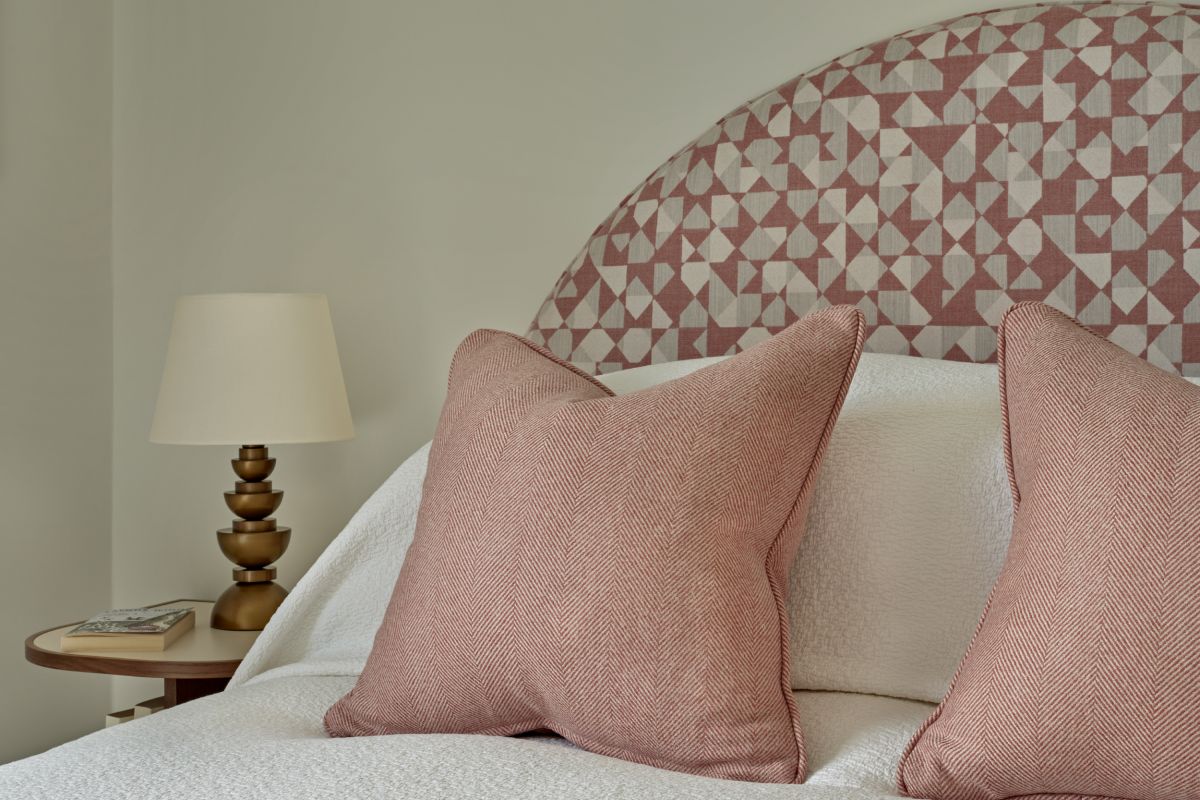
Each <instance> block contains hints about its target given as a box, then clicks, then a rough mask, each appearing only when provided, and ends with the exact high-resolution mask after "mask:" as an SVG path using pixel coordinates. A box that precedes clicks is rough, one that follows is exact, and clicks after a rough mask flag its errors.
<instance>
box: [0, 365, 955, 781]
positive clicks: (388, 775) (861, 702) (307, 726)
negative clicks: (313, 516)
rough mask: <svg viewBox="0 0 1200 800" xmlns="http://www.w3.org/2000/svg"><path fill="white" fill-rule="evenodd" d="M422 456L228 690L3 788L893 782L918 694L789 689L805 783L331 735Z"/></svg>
mask: <svg viewBox="0 0 1200 800" xmlns="http://www.w3.org/2000/svg"><path fill="white" fill-rule="evenodd" d="M885 358H886V357H885ZM870 361H872V359H864V363H866V362H870ZM860 371H861V367H860ZM885 371H886V370H885ZM870 372H871V370H867V373H863V374H868V373H870ZM661 379H662V378H661V377H660V378H659V380H661ZM622 388H631V387H622ZM853 393H854V390H853V389H852V395H853ZM852 407H853V403H851V402H849V401H848V403H847V409H849V408H852ZM427 455H428V448H423V449H422V450H420V451H418V452H417V453H416V454H414V455H413V456H412V457H411V458H409V459H408V460H407V461H406V462H405V463H404V464H402V465H401V466H400V467H399V469H397V470H396V472H395V473H394V474H393V475H392V476H391V477H390V478H389V479H388V480H387V481H386V482H385V483H384V484H383V486H381V487H380V488H379V490H378V491H377V492H376V493H375V494H374V495H373V496H372V497H371V499H370V500H368V501H367V503H366V504H365V505H364V506H363V507H362V508H361V509H360V510H359V511H358V513H357V514H356V515H355V516H354V517H353V519H351V521H350V523H349V524H348V525H347V527H346V529H345V530H344V531H343V532H342V533H341V534H340V535H339V536H338V537H337V539H335V540H334V541H333V543H332V544H331V545H330V546H329V548H328V549H327V550H326V551H325V553H323V554H322V556H321V558H320V559H318V561H317V563H316V564H315V565H314V566H313V568H312V569H311V570H309V572H308V573H307V574H306V575H305V576H304V578H303V579H301V581H300V582H299V584H298V585H297V586H296V588H295V589H294V590H293V591H292V593H291V595H290V596H289V597H288V599H287V601H286V602H285V603H284V605H283V606H282V607H281V608H280V609H279V611H278V612H277V614H276V616H275V618H274V619H273V620H272V622H271V625H270V626H269V627H268V628H267V630H266V631H264V632H263V634H262V636H261V637H260V638H259V641H258V643H257V644H256V646H255V647H254V649H253V650H252V651H251V652H250V654H249V655H248V656H247V658H246V660H245V661H244V662H243V664H242V667H241V669H240V670H239V671H238V673H237V675H236V676H234V679H233V681H232V682H231V684H230V688H229V690H228V691H226V692H225V693H223V694H221V695H217V696H214V697H210V698H205V699H203V700H199V701H195V702H192V703H188V704H187V705H185V706H181V707H179V708H176V709H172V710H170V711H166V712H163V713H161V714H157V715H155V716H153V717H150V718H147V719H145V720H138V721H135V722H131V723H127V724H125V725H121V726H119V727H116V728H111V729H108V730H104V731H100V732H98V733H96V734H93V735H91V736H88V737H85V738H83V739H80V740H78V741H75V742H71V743H68V744H66V745H63V746H61V747H58V748H55V749H54V750H51V751H49V752H47V753H44V754H42V755H40V756H35V757H33V758H30V759H26V760H24V761H20V762H16V763H14V764H10V765H8V766H5V767H0V797H3V798H9V797H11V798H41V797H45V798H56V800H57V799H59V798H62V799H66V798H108V797H113V798H155V797H171V798H197V799H199V798H217V797H237V798H257V797H262V798H267V797H286V798H324V797H347V798H353V797H392V798H458V797H481V798H492V797H496V798H502V797H522V798H539V797H546V798H582V797H606V798H608V797H630V798H668V797H694V798H742V797H745V798H757V797H762V798H775V797H779V798H783V797H790V798H802V800H810V799H811V800H824V799H825V798H863V799H864V800H865V799H866V798H884V797H893V796H894V795H893V794H892V793H893V791H894V775H895V768H896V763H897V761H898V759H899V756H900V753H901V751H902V749H903V747H904V745H905V744H906V743H907V740H908V738H909V737H910V736H911V734H912V733H913V732H914V731H915V729H916V728H917V726H918V725H920V723H921V722H922V721H923V720H924V718H925V717H926V716H927V715H928V714H929V712H930V710H931V709H932V706H931V705H929V704H927V703H924V702H917V701H911V700H898V699H890V698H884V697H878V696H873V695H867V694H847V693H841V692H799V693H797V698H798V703H799V706H800V710H801V719H802V720H803V724H804V729H805V736H806V739H807V745H808V749H809V762H810V776H809V780H808V782H807V783H806V784H804V785H802V786H765V785H756V784H745V783H733V782H725V781H716V780H711V779H705V778H698V777H695V776H690V775H684V774H680V773H672V772H666V771H663V770H657V769H653V768H650V767H645V766H641V765H637V764H630V763H624V762H620V761H616V760H614V759H610V758H606V757H603V756H597V755H594V754H591V753H586V752H582V751H580V750H577V749H575V748H573V747H570V746H569V745H567V744H565V743H563V742H562V741H561V740H556V739H546V738H533V737H525V738H497V737H486V736H428V735H421V736H386V737H366V738H357V739H337V740H333V739H329V738H327V737H325V736H324V734H323V732H322V729H321V718H322V715H323V714H324V711H325V709H326V708H328V706H329V705H331V704H332V703H333V702H334V701H335V700H336V699H337V698H338V697H339V696H341V694H342V693H344V692H345V691H347V690H348V689H349V688H350V686H351V685H352V684H353V681H354V678H355V676H357V674H358V673H359V671H360V670H361V669H362V665H363V663H364V662H365V660H366V657H367V654H368V652H369V650H370V647H371V644H372V641H373V638H374V632H375V630H376V629H377V627H378V625H379V622H380V620H381V618H382V615H383V612H384V609H385V607H386V605H387V600H388V597H389V596H390V593H391V589H392V585H393V583H394V582H395V577H396V574H397V573H398V572H399V569H400V565H401V562H402V561H403V558H404V553H405V550H406V549H407V547H408V543H409V541H410V538H411V534H412V528H413V525H414V523H415V520H416V512H417V507H418V504H419V502H420V485H421V479H422V477H423V475H424V468H425V461H426V458H427ZM834 463H836V462H834Z"/></svg>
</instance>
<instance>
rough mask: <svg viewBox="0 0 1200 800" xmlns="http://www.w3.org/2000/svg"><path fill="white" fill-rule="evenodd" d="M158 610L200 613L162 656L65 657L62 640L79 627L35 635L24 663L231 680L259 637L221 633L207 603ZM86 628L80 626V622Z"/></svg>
mask: <svg viewBox="0 0 1200 800" xmlns="http://www.w3.org/2000/svg"><path fill="white" fill-rule="evenodd" d="M154 605H155V606H181V607H191V608H194V609H196V627H195V628H194V629H192V630H190V631H188V632H187V633H185V634H183V635H182V636H180V637H179V639H177V640H176V641H175V642H174V643H173V644H172V645H171V646H170V647H168V648H167V649H166V650H162V651H128V650H104V651H97V652H94V653H79V652H76V653H64V652H63V651H62V649H61V648H60V642H61V641H62V635H63V634H64V633H65V632H67V631H68V630H70V629H71V628H74V627H75V626H76V625H78V624H79V622H72V623H70V624H69V625H60V626H58V627H57V628H51V629H50V630H47V631H41V632H40V633H35V634H33V635H32V636H30V637H29V638H28V639H26V640H25V658H26V660H27V661H30V662H31V663H34V664H37V665H38V666H42V667H50V668H51V669H67V670H73V671H75V672H98V673H102V674H105V675H129V676H133V677H137V678H168V679H170V678H175V679H178V678H228V677H230V676H231V675H233V673H234V671H235V670H236V669H237V668H238V664H240V663H242V659H243V658H244V657H245V656H246V653H247V652H248V651H249V650H250V647H251V646H252V645H253V644H254V642H255V640H256V639H258V634H259V631H221V630H215V629H214V628H212V627H210V626H209V614H210V613H211V612H212V607H213V604H212V603H210V602H207V601H204V600H170V601H168V602H166V603H155V604H154ZM80 622H82V620H80Z"/></svg>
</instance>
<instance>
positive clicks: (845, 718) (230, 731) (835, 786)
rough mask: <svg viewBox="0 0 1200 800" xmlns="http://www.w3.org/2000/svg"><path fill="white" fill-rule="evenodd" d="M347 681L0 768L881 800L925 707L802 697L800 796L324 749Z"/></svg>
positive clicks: (405, 787) (50, 781) (37, 775)
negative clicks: (328, 721)
mask: <svg viewBox="0 0 1200 800" xmlns="http://www.w3.org/2000/svg"><path fill="white" fill-rule="evenodd" d="M353 683H354V679H353V678H351V677H289V678H278V679H268V680H259V681H255V682H253V684H251V685H246V686H243V687H241V688H239V689H236V690H234V691H229V692H225V693H224V694H220V695H214V696H212V697H206V698H203V699H201V700H196V701H194V702H191V703H188V704H187V705H183V706H180V707H179V708H175V709H171V710H170V711H165V712H162V713H159V714H155V715H154V716H151V717H147V718H145V719H140V720H136V721H134V722H128V723H125V724H124V725H120V726H117V727H115V728H109V729H107V730H103V731H100V732H99V733H95V734H92V735H91V736H86V737H84V738H82V739H79V740H77V741H74V742H70V743H68V744H65V745H63V746H62V747H58V748H55V749H54V750H51V751H49V752H48V753H44V754H42V755H40V756H34V757H33V758H29V759H25V760H24V761H18V762H15V763H13V764H10V765H8V766H6V767H3V768H0V797H2V798H6V800H7V798H12V799H13V800H18V799H19V800H82V799H84V798H86V799H87V800H109V799H110V798H111V799H113V800H150V799H151V798H172V800H218V798H230V799H231V800H267V799H268V798H271V799H272V800H274V799H275V798H288V799H289V800H308V799H310V798H311V799H315V798H323V799H324V798H328V799H330V800H332V799H333V798H339V799H343V798H345V799H349V798H392V799H393V800H430V798H455V799H457V798H487V800H506V799H507V798H512V799H513V800H517V799H518V798H521V799H522V800H573V799H575V798H604V799H605V800H609V799H613V798H638V800H667V799H669V798H685V797H686V798H694V800H709V799H710V798H711V800H740V799H741V798H746V800H784V799H785V798H790V799H791V800H880V799H881V798H892V797H894V794H893V792H894V791H895V790H894V789H893V784H894V776H895V771H896V765H897V763H898V761H899V757H900V753H901V751H902V750H903V748H904V745H905V743H906V742H907V740H908V738H909V736H911V735H912V733H913V732H914V731H915V729H916V728H917V726H918V725H920V724H921V722H922V721H923V720H924V718H925V717H926V716H927V715H928V714H929V712H930V710H931V707H930V706H928V705H926V704H924V703H916V702H911V701H904V700H892V699H888V698H882V697H870V696H865V695H847V694H836V693H821V692H816V693H799V694H798V695H797V703H798V705H799V707H800V713H801V714H803V718H804V719H805V720H806V724H807V727H808V730H806V736H807V741H808V747H809V752H810V757H809V766H810V775H809V779H808V782H807V783H806V784H804V785H802V786H796V785H787V784H750V783H736V782H730V781H720V780H713V779H710V778H701V777H697V776H694V775H686V774H684V773H679V772H667V771H666V770H659V769H655V768H653V767H647V766H643V765H641V764H633V763H629V762H625V761H618V760H616V759H612V758H607V757H605V756H599V755H595V754H593V753H588V752H584V751H582V750H577V749H575V748H574V747H572V746H570V745H569V744H567V743H566V742H564V741H563V740H561V739H552V738H543V737H532V736H527V737H519V738H506V737H499V736H470V735H409V736H367V737H358V738H351V739H330V738H328V737H326V736H325V734H324V732H323V731H322V729H321V716H322V714H324V712H325V709H326V708H328V707H329V706H330V705H331V704H332V703H333V702H334V701H335V700H336V699H337V698H338V697H340V696H341V695H342V694H343V693H344V692H346V691H347V690H348V689H349V688H350V687H351V686H352V685H353Z"/></svg>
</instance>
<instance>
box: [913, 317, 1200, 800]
mask: <svg viewBox="0 0 1200 800" xmlns="http://www.w3.org/2000/svg"><path fill="white" fill-rule="evenodd" d="M1000 338H1001V349H1000V364H1001V394H1002V399H1003V405H1004V413H1005V426H1006V431H1007V455H1008V468H1009V478H1010V481H1011V484H1012V492H1013V502H1014V504H1015V506H1016V516H1015V520H1014V523H1013V536H1012V543H1011V545H1010V546H1009V552H1008V560H1007V562H1006V563H1005V566H1004V569H1003V571H1002V572H1001V575H1000V578H999V580H998V581H997V582H996V586H995V588H994V589H993V590H992V596H991V599H990V600H989V602H988V608H987V610H986V611H985V612H984V616H983V621H982V622H981V623H980V626H979V630H978V632H977V633H976V635H975V640H974V642H973V643H972V644H971V647H970V649H969V650H968V652H967V655H966V657H965V658H964V660H963V663H962V665H961V666H960V667H959V672H958V676H957V677H956V678H955V681H954V684H953V686H952V687H951V689H950V693H949V694H948V695H947V696H946V699H945V700H944V701H943V702H942V704H941V706H940V707H939V708H938V710H937V711H936V712H935V713H934V715H933V716H932V717H931V718H930V719H929V721H928V722H926V723H925V726H924V727H923V728H922V729H921V730H920V731H919V732H918V733H917V736H916V737H915V738H914V739H913V742H912V743H911V744H910V745H909V749H908V752H907V753H906V754H905V756H904V759H903V760H902V761H901V764H900V776H899V784H900V789H901V791H903V792H904V793H906V794H908V795H910V796H914V797H924V798H935V799H936V800H976V798H979V799H980V800H982V799H983V798H1008V797H1023V796H1030V795H1034V796H1048V797H1069V798H1080V797H1105V798H1135V799H1136V800H1152V799H1153V800H1168V799H1169V800H1195V799H1196V798H1200V388H1197V387H1196V386H1194V385H1192V384H1190V383H1188V382H1186V381H1184V380H1182V379H1180V378H1177V377H1175V376H1174V375H1169V374H1167V373H1166V372H1163V371H1162V370H1159V369H1158V368H1156V367H1153V366H1151V365H1149V364H1147V363H1146V362H1144V361H1142V360H1140V359H1138V358H1135V357H1133V356H1131V355H1129V354H1128V353H1126V352H1125V351H1124V350H1121V349H1120V348H1118V347H1116V346H1115V345H1113V344H1110V343H1109V342H1107V341H1105V340H1104V339H1102V338H1100V337H1099V336H1097V335H1096V334H1094V333H1092V332H1090V331H1088V330H1087V329H1085V328H1083V327H1081V326H1080V325H1078V324H1077V323H1075V322H1074V321H1072V320H1071V319H1069V318H1067V317H1065V316H1063V315H1062V314H1060V313H1059V312H1057V311H1054V310H1053V309H1051V308H1049V307H1048V306H1044V305H1040V304H1035V303H1027V304H1020V305H1018V306H1015V307H1014V308H1013V309H1012V310H1011V311H1009V313H1008V315H1007V316H1006V317H1005V321H1004V324H1003V327H1002V328H1001V334H1000Z"/></svg>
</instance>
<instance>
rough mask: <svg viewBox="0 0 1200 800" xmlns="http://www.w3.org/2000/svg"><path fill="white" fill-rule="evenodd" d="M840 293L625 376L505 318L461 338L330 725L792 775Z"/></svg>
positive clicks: (841, 372) (854, 339)
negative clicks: (403, 536) (586, 367)
mask: <svg viewBox="0 0 1200 800" xmlns="http://www.w3.org/2000/svg"><path fill="white" fill-rule="evenodd" d="M862 331H863V320H862V316H861V315H860V314H859V313H858V312H857V311H856V310H854V309H853V308H851V307H849V306H840V307H836V308H832V309H828V310H826V311H823V312H820V313H817V314H813V315H811V316H809V317H806V318H805V319H803V320H800V321H799V322H797V323H795V324H794V325H793V326H792V327H790V328H788V329H786V330H784V331H783V332H781V333H780V334H778V335H777V336H775V337H774V338H772V339H769V340H767V341H765V342H763V343H761V344H759V345H756V346H754V347H752V348H750V349H749V350H747V351H745V352H744V353H741V354H739V355H738V356H736V357H735V358H732V359H730V360H728V361H725V362H722V363H720V364H716V365H714V366H711V367H708V368H706V369H703V370H700V371H698V372H694V373H692V374H690V375H688V376H686V377H683V378H680V379H678V380H675V381H671V382H668V383H665V384H661V385H659V386H656V387H653V388H650V389H646V390H643V391H640V392H635V393H633V394H629V395H623V396H621V397H614V396H612V393H611V392H610V391H609V390H608V389H606V388H605V387H603V386H602V385H600V384H599V383H597V382H596V381H594V380H593V379H592V378H590V377H588V376H586V375H584V374H583V373H582V372H580V371H579V370H578V369H576V368H575V367H572V366H570V365H568V364H566V363H564V362H562V361H560V360H559V359H557V358H555V357H554V356H553V355H551V354H550V353H549V352H548V351H546V350H544V349H542V348H541V347H538V346H537V345H534V344H532V343H530V342H527V341H525V340H524V339H520V338H518V337H516V336H512V335H510V334H505V333H498V332H495V331H480V332H477V333H475V334H472V335H471V336H469V337H468V338H467V340H466V341H465V342H463V344H462V345H461V346H460V347H459V349H458V352H457V353H456V354H455V356H454V363H453V366H452V368H451V374H450V389H449V394H448V396H447V398H446V404H445V406H444V408H443V410H442V417H441V420H440V422H439V423H438V430H437V435H436V437H435V438H434V442H433V449H432V451H431V453H430V457H429V471H428V473H427V476H426V479H425V487H424V496H423V499H422V501H421V509H420V514H419V517H418V520H417V528H416V532H415V534H414V538H413V543H412V546H411V548H410V549H409V551H408V557H407V560H406V561H405V563H404V567H403V569H402V570H401V572H400V577H399V579H398V580H397V582H396V588H395V591H394V593H393V595H392V600H391V604H390V605H389V606H388V610H387V614H386V616H385V618H384V621H383V625H382V626H381V627H380V629H379V632H378V634H377V635H376V637H375V646H374V649H373V650H372V651H371V655H370V658H369V659H368V660H367V664H366V667H365V669H364V670H363V673H362V676H361V677H360V678H359V681H358V684H357V685H356V686H355V687H354V689H353V690H352V691H351V692H350V693H349V694H347V695H346V696H345V697H343V698H342V699H341V700H339V701H338V702H337V704H336V705H334V706H333V707H332V708H331V709H330V710H329V712H328V714H327V715H326V717H325V727H326V729H327V730H328V731H329V733H330V734H332V735H334V736H355V735H366V734H386V733H431V732H445V733H488V734H501V735H503V734H514V733H521V732H524V731H533V730H539V729H547V728H548V729H550V730H553V731H556V732H558V733H559V734H561V735H562V736H564V737H565V738H567V739H569V740H570V741H572V742H574V743H575V744H577V745H579V746H580V747H583V748H586V749H588V750H592V751H594V752H597V753H603V754H605V755H610V756H615V757H617V758H623V759H628V760H630V761H638V762H641V763H644V764H651V765H654V766H658V767H664V768H667V769H674V770H681V771H684V772H693V773H697V774H701V775H709V776H713V777H721V778H735V779H741V780H754V781H776V782H792V781H799V780H802V779H803V777H804V765H805V761H804V748H803V741H802V738H801V734H800V726H799V723H798V721H797V719H796V709H795V706H794V705H793V702H792V693H791V687H790V684H789V660H788V652H787V648H788V619H787V612H786V608H785V605H784V596H783V595H784V591H785V588H786V586H787V577H788V569H789V568H790V566H791V563H792V560H793V556H794V555H795V549H796V545H797V543H798V541H799V539H800V535H801V532H802V528H803V525H804V519H805V514H806V510H807V507H808V499H809V494H810V491H811V489H812V485H813V477H814V474H815V472H816V470H817V466H818V462H819V461H820V458H821V453H822V451H823V449H824V447H825V443H826V441H827V440H828V437H829V434H830V431H831V430H832V427H833V423H834V420H835V419H836V417H837V412H838V409H839V408H840V406H841V402H842V398H843V397H844V396H845V393H846V390H847V387H848V386H849V384H850V379H851V377H852V375H853V372H854V367H855V364H856V363H857V360H858V354H859V351H860V349H861V347H862Z"/></svg>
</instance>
